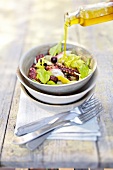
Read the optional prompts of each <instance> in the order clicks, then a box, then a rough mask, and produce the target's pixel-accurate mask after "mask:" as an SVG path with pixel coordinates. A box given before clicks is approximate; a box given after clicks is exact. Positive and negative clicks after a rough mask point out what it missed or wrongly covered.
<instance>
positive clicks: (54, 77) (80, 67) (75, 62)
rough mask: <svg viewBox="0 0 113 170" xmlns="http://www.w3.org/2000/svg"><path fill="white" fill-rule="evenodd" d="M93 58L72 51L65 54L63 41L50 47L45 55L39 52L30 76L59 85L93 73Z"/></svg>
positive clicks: (33, 78) (39, 80)
mask: <svg viewBox="0 0 113 170" xmlns="http://www.w3.org/2000/svg"><path fill="white" fill-rule="evenodd" d="M90 63H91V58H87V60H86V61H84V60H83V59H82V57H81V56H78V55H77V54H76V53H73V52H72V51H70V52H67V53H66V56H65V55H63V50H62V43H61V42H59V43H58V44H57V45H55V46H53V47H51V48H50V49H49V53H48V54H46V55H45V56H44V55H43V54H39V55H37V56H36V58H35V62H34V63H33V65H32V66H31V67H30V69H29V74H28V76H29V78H31V79H32V80H33V81H37V82H39V83H42V84H49V85H59V84H67V83H71V82H73V81H79V80H81V79H83V78H85V77H87V76H88V75H89V74H90V73H91V71H92V70H91V68H90Z"/></svg>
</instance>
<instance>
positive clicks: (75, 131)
mask: <svg viewBox="0 0 113 170" xmlns="http://www.w3.org/2000/svg"><path fill="white" fill-rule="evenodd" d="M61 107H62V106H61ZM63 114H66V113H63ZM73 114H74V116H75V113H73V112H72V114H70V115H69V116H70V117H69V116H68V117H67V118H68V119H69V118H71V117H73ZM60 115H61V114H60V113H59V116H60ZM50 116H53V117H54V116H56V115H55V113H54V112H53V113H52V112H49V111H47V110H45V109H42V108H40V107H39V106H38V104H36V103H34V102H33V101H32V100H30V99H29V98H28V97H27V96H26V95H25V94H24V92H23V91H21V95H20V103H19V110H18V114H17V121H16V127H15V132H14V133H15V134H16V135H17V136H20V135H22V134H25V133H29V132H30V131H32V130H35V129H36V128H37V125H39V126H42V125H43V124H44V123H46V121H48V119H49V117H50ZM37 121H38V122H39V124H37V123H35V122H37ZM32 122H34V124H33V126H31V127H30V128H29V126H24V125H27V124H32ZM22 126H23V128H21V127H22ZM100 135H101V133H100V128H99V125H98V121H97V118H96V117H94V118H93V119H91V120H90V121H88V122H87V123H85V124H83V125H75V124H74V125H71V126H66V127H62V128H59V129H56V130H54V131H53V132H52V133H51V135H50V136H49V137H48V138H47V139H65V140H91V141H96V140H97V137H98V136H100Z"/></svg>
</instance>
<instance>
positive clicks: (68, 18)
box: [64, 9, 80, 26]
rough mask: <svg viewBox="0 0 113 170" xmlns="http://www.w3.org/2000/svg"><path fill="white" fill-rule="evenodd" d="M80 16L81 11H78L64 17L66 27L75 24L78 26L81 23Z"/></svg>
mask: <svg viewBox="0 0 113 170" xmlns="http://www.w3.org/2000/svg"><path fill="white" fill-rule="evenodd" d="M79 16H80V10H79V9H78V10H77V11H75V12H72V13H71V12H69V13H68V12H67V13H66V14H65V15H64V17H65V18H64V19H65V25H66V26H71V25H73V24H78V23H79ZM75 20H76V23H73V21H75Z"/></svg>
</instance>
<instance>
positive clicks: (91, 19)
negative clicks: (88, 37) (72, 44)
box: [64, 2, 113, 56]
mask: <svg viewBox="0 0 113 170" xmlns="http://www.w3.org/2000/svg"><path fill="white" fill-rule="evenodd" d="M111 20H113V2H108V3H107V2H104V3H98V4H94V5H86V6H84V7H81V8H80V9H79V10H77V11H76V12H74V13H67V14H66V15H65V23H64V56H65V55H66V40H67V33H68V27H69V26H72V25H75V24H80V25H81V26H84V27H85V26H90V25H94V24H99V23H103V22H107V21H111Z"/></svg>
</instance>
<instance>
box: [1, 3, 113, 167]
mask: <svg viewBox="0 0 113 170" xmlns="http://www.w3.org/2000/svg"><path fill="white" fill-rule="evenodd" d="M94 2H95V3H96V2H100V1H99V0H96V1H95V0H92V1H91V2H90V0H84V1H82V0H76V1H75V0H73V1H70V0H57V1H53V0H48V1H46V0H29V1H27V0H25V1H23V0H19V1H15V0H5V1H4V0H2V1H1V2H0V21H1V22H0V23H1V24H0V25H1V26H0V166H1V167H18V168H30V167H33V168H38V167H40V168H45V167H46V168H47V167H48V168H52V167H54V168H59V167H74V168H88V167H90V168H110V167H113V35H112V34H113V33H112V30H113V22H112V21H111V22H107V23H102V24H99V25H94V26H91V27H81V26H80V25H76V26H73V27H71V28H69V36H68V40H70V41H72V42H74V43H79V44H81V45H83V46H85V47H86V48H87V49H88V50H89V51H91V52H92V53H93V54H94V55H95V57H96V59H97V62H98V69H99V78H98V81H97V86H96V90H95V93H96V95H97V97H98V98H99V99H100V100H101V102H102V105H103V107H104V111H103V112H102V114H101V115H100V121H99V124H100V128H101V134H102V136H101V137H100V138H99V139H98V141H97V142H90V141H72V140H66V141H65V140H46V141H45V142H44V144H43V145H41V146H40V147H39V149H37V150H35V151H34V152H30V151H28V150H27V149H25V148H20V147H19V146H15V145H13V144H12V138H13V135H14V127H15V123H16V116H17V112H18V106H19V97H20V84H19V82H18V81H17V78H16V69H17V66H18V63H19V59H20V57H21V55H22V54H23V53H25V52H26V51H27V50H29V49H30V48H32V47H34V46H36V45H40V44H43V43H48V42H58V41H59V40H60V39H61V37H62V35H63V23H64V13H65V12H67V11H72V10H75V9H76V8H77V7H78V6H79V5H83V4H88V3H94Z"/></svg>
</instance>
